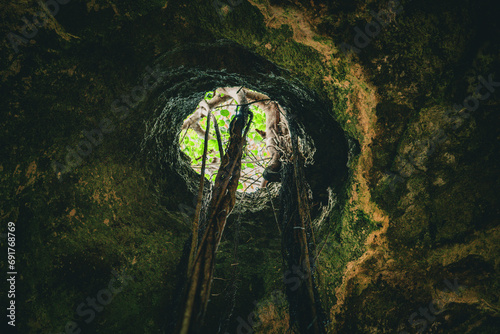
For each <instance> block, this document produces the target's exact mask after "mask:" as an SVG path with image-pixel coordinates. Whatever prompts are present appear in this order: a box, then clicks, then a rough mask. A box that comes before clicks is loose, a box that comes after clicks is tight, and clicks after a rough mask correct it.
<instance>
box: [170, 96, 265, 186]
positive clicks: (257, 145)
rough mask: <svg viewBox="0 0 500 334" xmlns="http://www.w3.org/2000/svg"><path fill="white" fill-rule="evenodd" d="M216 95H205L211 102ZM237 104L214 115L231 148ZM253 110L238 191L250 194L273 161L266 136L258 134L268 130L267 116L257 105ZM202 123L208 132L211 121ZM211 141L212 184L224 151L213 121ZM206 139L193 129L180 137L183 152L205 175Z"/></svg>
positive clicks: (209, 176) (220, 108)
mask: <svg viewBox="0 0 500 334" xmlns="http://www.w3.org/2000/svg"><path fill="white" fill-rule="evenodd" d="M213 96H214V92H213V91H210V92H207V93H205V97H204V99H205V100H207V101H209V100H210V99H212V98H213ZM235 110H236V104H229V105H228V104H223V105H221V106H218V107H216V108H215V109H214V110H213V111H212V113H213V115H214V116H215V119H216V120H217V124H218V126H219V130H220V134H221V140H222V146H223V147H224V148H226V147H227V145H228V142H229V137H230V136H229V125H230V123H231V119H232V117H233V116H234V114H235ZM250 110H251V112H252V113H253V121H252V124H251V127H250V130H249V131H248V135H247V144H246V146H245V148H244V151H243V161H242V178H241V179H240V184H239V185H238V190H243V191H249V190H254V189H255V187H256V186H257V185H258V180H259V179H260V178H261V176H262V173H263V171H264V168H265V163H267V160H269V158H270V157H269V153H268V152H267V150H266V143H265V141H264V139H263V138H262V136H261V135H260V134H259V133H258V132H257V131H256V130H257V129H258V130H259V131H262V132H265V130H266V114H265V112H264V111H263V110H262V109H260V108H259V107H258V106H256V105H250ZM198 124H199V125H200V127H201V128H202V129H203V131H206V128H207V118H206V117H203V118H202V119H201V120H200V121H199V122H198ZM209 133H210V139H209V140H208V143H207V160H206V164H207V165H206V175H205V176H206V178H207V179H208V180H210V181H212V182H213V181H215V178H216V175H217V170H218V169H219V165H220V152H219V145H218V143H217V135H216V131H215V127H214V124H213V119H212V120H211V122H210V132H209ZM204 145H205V138H204V136H202V135H201V134H199V133H197V132H196V131H194V130H193V129H191V128H189V129H187V131H184V132H182V133H181V135H180V146H181V150H182V151H183V152H184V153H186V154H187V155H188V157H189V158H190V159H191V166H192V167H193V169H194V170H196V171H197V172H201V164H202V159H203V149H204Z"/></svg>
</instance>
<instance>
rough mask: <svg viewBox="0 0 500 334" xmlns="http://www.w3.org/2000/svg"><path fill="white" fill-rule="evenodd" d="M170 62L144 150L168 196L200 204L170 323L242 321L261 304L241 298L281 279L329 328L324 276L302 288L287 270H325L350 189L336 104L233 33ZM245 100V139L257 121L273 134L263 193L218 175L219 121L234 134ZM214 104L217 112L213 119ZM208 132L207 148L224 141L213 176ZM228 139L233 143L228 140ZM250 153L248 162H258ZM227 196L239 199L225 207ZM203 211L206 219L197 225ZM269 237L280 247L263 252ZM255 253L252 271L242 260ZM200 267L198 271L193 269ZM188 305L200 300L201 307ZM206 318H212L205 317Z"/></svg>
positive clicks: (163, 64)
mask: <svg viewBox="0 0 500 334" xmlns="http://www.w3.org/2000/svg"><path fill="white" fill-rule="evenodd" d="M193 50H196V52H194V51H193ZM207 55H209V58H208V59H207V58H206V57H205V56H207ZM211 56H213V57H217V61H215V59H211V58H210V57H211ZM158 63H159V65H158V69H159V72H160V73H161V75H162V77H163V78H164V79H163V81H162V83H161V85H160V86H159V87H158V90H157V91H155V92H154V93H153V94H152V98H151V99H150V100H148V101H147V103H145V104H144V105H143V108H144V109H145V112H147V113H148V114H149V115H150V118H149V120H147V121H146V132H145V136H144V140H143V141H142V144H141V146H142V151H143V152H144V153H146V158H147V161H148V164H149V165H150V166H151V167H152V169H153V170H156V173H155V174H154V175H155V179H156V180H158V181H159V182H158V188H159V191H160V192H161V193H162V194H164V195H165V197H164V198H165V201H168V200H170V199H171V203H172V204H170V205H171V206H172V207H173V209H174V210H175V206H176V205H179V202H180V201H184V203H188V204H189V205H190V206H191V212H193V213H194V216H191V217H190V220H189V221H186V223H185V226H186V227H187V228H189V229H190V230H191V233H189V235H190V236H189V237H188V239H187V240H186V245H185V247H184V250H183V252H182V258H181V259H180V262H179V263H180V266H181V267H180V269H179V271H178V275H179V276H178V277H179V285H178V287H177V289H175V291H176V292H177V293H176V296H175V297H173V299H171V301H172V303H171V304H170V305H171V308H172V309H174V308H175V309H176V310H177V311H176V314H172V315H171V317H169V319H168V320H167V323H166V324H165V326H166V327H168V328H176V327H175V324H177V325H179V324H180V323H182V322H181V321H180V319H179V316H181V314H183V315H184V316H185V317H186V319H189V320H186V321H188V323H189V324H191V325H192V326H195V327H193V328H197V330H202V331H205V332H212V331H213V330H214V328H217V327H219V326H221V324H222V323H224V326H227V327H226V328H228V329H229V328H233V329H235V326H236V327H237V326H238V324H237V323H235V318H232V317H231V314H233V315H235V314H249V313H251V312H253V311H254V308H255V305H253V304H248V303H240V302H238V299H241V300H248V299H250V298H256V299H261V298H265V297H266V294H268V293H269V291H266V285H268V284H269V283H265V282H273V283H272V285H274V286H275V287H276V289H279V290H280V291H281V292H282V293H283V294H282V295H281V296H283V297H284V298H285V299H286V300H287V301H288V303H289V305H290V307H289V310H290V314H291V316H292V318H293V322H294V323H297V324H299V325H298V326H300V327H304V326H305V327H304V328H306V327H308V326H309V324H311V321H313V319H316V320H314V326H317V329H316V330H321V328H322V327H323V326H324V323H322V322H323V318H324V315H323V313H322V310H321V306H320V302H319V299H318V296H317V291H316V290H317V283H318V282H316V280H315V278H314V277H313V276H309V277H308V278H307V279H305V281H304V282H306V281H307V282H308V283H307V284H304V288H305V287H306V286H308V287H309V288H308V289H306V290H304V289H303V288H300V289H298V290H293V289H292V288H293V286H287V285H283V275H284V274H286V273H287V272H288V271H290V270H292V269H293V268H297V267H300V268H307V270H309V271H311V272H312V271H313V270H315V269H314V268H315V256H314V255H313V254H314V253H315V251H316V248H317V247H316V243H322V242H323V240H322V239H323V238H324V236H325V235H327V230H329V229H330V228H331V224H330V222H328V221H327V220H326V217H328V216H329V214H330V213H331V212H332V210H334V209H338V203H339V202H338V200H337V199H338V197H339V196H338V194H340V193H341V192H342V191H343V186H344V184H345V181H346V178H347V171H348V167H347V162H348V158H349V156H351V153H352V152H350V147H349V144H348V141H347V138H346V135H345V133H344V131H343V130H342V129H341V127H340V126H339V124H338V123H337V122H336V121H335V119H334V117H333V116H332V112H331V104H330V103H331V102H330V101H328V100H325V99H324V98H321V97H320V96H318V94H317V93H316V92H315V91H314V90H313V89H311V88H308V87H306V86H304V85H303V84H302V83H301V82H300V81H298V80H297V79H296V78H293V77H290V75H289V73H287V72H286V71H283V70H282V69H280V68H278V67H276V66H275V65H274V64H273V63H271V62H269V61H268V60H266V59H264V58H262V57H260V56H258V55H256V54H254V53H252V52H250V51H248V50H246V49H245V48H242V47H241V46H239V45H236V44H234V43H228V42H227V41H218V42H216V43H211V44H208V43H207V44H201V45H196V46H185V47H183V48H179V49H177V50H173V51H171V52H169V53H167V54H165V55H164V56H163V57H161V58H160V59H159V61H158ZM193 64H196V65H193ZM219 67H220V68H219ZM233 99H234V100H235V102H232V100H233ZM238 106H240V107H241V106H243V107H246V108H247V109H248V110H247V112H248V114H249V115H250V113H251V114H253V116H254V121H253V122H252V121H251V122H247V124H251V125H250V126H249V127H246V126H245V127H242V129H240V130H242V131H241V132H240V133H241V134H243V135H241V137H245V136H246V135H245V134H244V131H243V130H246V128H248V133H250V131H251V130H253V129H255V128H257V129H259V130H260V131H264V130H265V133H259V132H258V131H255V134H252V136H254V137H253V138H250V139H254V141H255V139H260V138H259V137H258V136H260V137H261V138H262V140H263V141H264V140H265V147H264V149H265V150H267V153H268V154H269V155H268V156H267V155H266V156H265V158H267V159H268V160H266V161H265V162H266V163H267V164H262V167H261V172H262V175H264V174H266V173H268V175H267V176H268V177H269V179H271V180H272V181H275V182H270V183H268V184H265V186H266V187H265V188H261V187H262V186H263V183H264V182H262V178H261V179H260V180H259V181H257V182H256V184H257V188H258V189H261V190H263V191H259V190H258V189H257V191H252V189H251V187H245V185H244V188H243V189H241V187H240V189H239V190H240V191H235V192H234V193H232V194H231V196H230V197H231V198H229V197H228V198H226V197H225V196H228V195H229V193H230V191H229V190H227V188H224V187H222V186H220V185H221V184H222V183H223V182H219V186H220V187H218V186H217V182H216V179H217V177H218V174H217V176H216V177H215V179H213V177H214V175H215V174H214V171H216V170H217V169H218V168H219V167H220V160H221V156H222V155H221V154H220V151H221V149H220V145H219V141H218V140H217V129H215V127H214V122H213V120H214V119H215V120H217V122H216V124H217V125H218V126H219V132H220V134H221V139H222V137H223V133H224V132H229V131H228V130H229V124H231V122H232V121H234V120H235V119H237V116H236V115H237V114H238V111H237V108H238ZM223 110H226V111H227V112H226V111H224V112H223ZM193 111H194V112H193ZM208 111H210V112H213V114H214V115H213V116H210V117H208V114H209V113H208ZM262 113H264V114H265V117H264V115H262ZM270 115H271V116H272V117H269V116H270ZM202 116H204V117H202ZM259 116H260V117H259ZM259 118H260V119H259ZM209 119H210V120H211V122H208V120H209ZM249 119H250V117H249ZM220 121H223V122H220ZM264 121H265V123H266V127H265V129H264V127H263V126H262V123H263V122H264ZM207 123H211V125H208V124H207ZM227 123H229V124H227ZM190 125H191V126H190ZM207 125H208V128H209V130H208V133H207V131H206V129H207ZM198 126H199V128H198ZM221 128H224V129H221ZM196 129H198V132H197V131H196ZM186 130H187V131H186ZM190 130H192V131H190ZM189 134H191V137H188V135H189ZM203 135H211V136H212V137H211V138H209V137H207V152H208V150H209V149H211V150H212V152H211V156H210V157H211V159H213V160H207V161H206V162H207V164H210V163H212V161H214V162H213V163H214V166H213V167H212V166H210V167H209V168H208V169H207V170H208V171H209V173H207V174H208V175H207V176H208V177H205V178H204V179H201V178H200V174H199V172H200V171H201V170H200V168H201V166H200V162H201V160H202V159H199V158H200V156H201V155H202V150H201V147H202V146H204V142H205V138H204V136H203ZM257 135H258V136H257ZM263 135H265V138H264V136H263ZM193 136H196V137H195V139H196V140H197V142H194V140H193ZM186 138H189V140H190V141H193V143H189V145H190V148H191V152H188V153H186V152H185V151H183V149H185V147H186ZM220 143H221V144H222V145H226V144H225V143H224V142H223V141H222V140H221V142H220ZM209 145H210V147H209ZM183 146H184V147H183ZM226 146H227V145H226ZM273 149H274V150H273ZM222 151H223V154H224V155H227V153H228V152H229V151H230V150H229V149H228V147H223V150H222ZM231 152H233V153H234V152H235V151H231ZM264 152H265V151H264ZM241 158H242V159H241V161H242V162H243V164H245V163H252V162H251V161H246V160H245V157H243V156H241ZM229 161H234V159H232V158H231V159H229ZM193 165H194V167H195V168H193ZM243 167H246V166H243ZM248 167H250V166H248ZM254 167H255V165H254ZM211 168H212V170H210V169H211ZM254 172H255V171H254ZM244 174H245V171H244V168H243V172H242V175H244ZM225 175H226V176H227V177H228V179H229V180H231V179H233V178H234V177H235V174H234V173H232V172H231V173H226V174H225ZM201 180H204V181H203V182H200V181H201ZM243 181H244V180H243ZM212 182H213V183H212ZM251 182H255V180H252V181H251ZM242 183H243V182H242ZM201 184H204V187H203V190H202V196H201V198H202V200H201V201H200V200H199V198H200V192H199V189H200V188H201V187H200V185H201ZM214 190H216V191H215V192H214ZM241 190H244V191H241ZM217 191H218V193H217ZM219 199H220V200H219ZM225 201H226V202H227V203H229V204H230V205H226V206H223V207H222V206H220V205H219V204H220V203H224V202H225ZM198 203H201V207H198ZM195 212H196V213H195ZM193 217H198V219H199V220H197V223H196V224H194V223H193V221H194V219H193ZM313 235H315V236H316V239H315V241H314V240H313V237H312V236H313ZM192 236H194V238H193V237H192ZM193 240H194V241H193ZM263 244H265V245H266V247H265V248H266V250H267V253H269V254H264V253H262V245H263ZM196 254H198V255H196ZM308 254H309V255H308ZM243 258H244V259H245V260H244V261H245V268H243V267H242V266H239V265H238V263H240V262H241V260H240V259H243ZM279 267H282V269H281V270H279V271H276V269H272V270H271V271H272V274H270V275H269V278H268V279H267V281H263V280H262V279H260V278H259V277H261V276H262V272H263V270H265V271H268V269H269V268H279ZM196 268H199V269H196ZM203 268H206V269H203ZM265 268H268V269H265ZM195 269H196V270H198V274H196V275H193V272H194V271H195ZM235 270H236V271H235ZM242 270H244V271H245V272H246V273H247V274H245V276H244V277H243V276H241V274H239V272H241V271H242ZM266 275H267V274H266ZM237 282H242V283H237ZM235 286H237V287H235ZM203 287H209V288H208V289H204V288H203ZM188 290H189V291H194V294H193V295H194V296H198V297H196V298H198V299H196V298H195V299H196V300H197V301H196V300H195V301H192V300H191V301H190V300H189V298H187V297H186V293H187V291H188ZM228 291H229V292H228ZM306 296H307V298H306ZM208 300H210V302H208ZM193 303H194V304H193ZM183 305H184V306H183ZM185 305H194V306H193V307H194V309H193V308H186V307H185ZM197 315H203V316H202V317H203V318H204V321H202V320H201V319H200V318H198V316H197ZM203 323H204V324H203ZM198 326H202V327H198ZM177 329H179V328H178V327H177Z"/></svg>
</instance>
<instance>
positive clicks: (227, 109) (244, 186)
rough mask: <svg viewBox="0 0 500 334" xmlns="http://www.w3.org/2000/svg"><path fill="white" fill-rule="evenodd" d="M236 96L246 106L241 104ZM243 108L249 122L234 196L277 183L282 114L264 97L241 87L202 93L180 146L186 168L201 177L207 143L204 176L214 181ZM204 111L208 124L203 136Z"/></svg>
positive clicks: (283, 131)
mask: <svg viewBox="0 0 500 334" xmlns="http://www.w3.org/2000/svg"><path fill="white" fill-rule="evenodd" d="M240 91H241V93H243V96H244V99H245V100H246V103H243V104H242V103H241V100H240V99H241V94H240V93H239V92H240ZM235 92H238V94H240V96H238V95H237V94H236V93H235ZM244 105H246V106H248V109H249V111H250V114H251V117H250V120H251V123H250V125H249V129H248V132H247V135H246V143H245V146H244V148H243V155H242V159H241V176H240V180H239V184H238V191H239V192H243V193H251V192H255V191H257V190H259V189H260V188H263V187H265V186H266V185H267V184H268V183H269V182H276V181H279V173H280V167H281V161H280V158H281V154H280V153H281V152H282V151H283V148H284V147H285V145H286V142H288V141H289V135H288V133H289V131H288V125H287V123H286V120H285V117H284V115H285V113H284V110H283V109H282V108H281V106H280V105H279V104H278V103H277V102H275V101H271V99H270V98H269V97H268V96H267V95H265V94H262V93H259V92H256V91H254V90H250V89H247V88H243V87H232V88H231V87H224V88H219V89H217V90H215V91H209V92H206V93H205V96H204V98H203V99H202V100H201V101H200V103H199V104H198V105H197V107H196V109H195V111H194V112H193V113H192V114H191V115H189V116H188V117H187V118H186V119H185V120H184V121H183V123H182V128H181V131H180V134H179V146H180V149H181V151H182V152H183V153H184V154H185V158H186V160H187V161H189V163H190V165H191V167H192V168H193V169H194V170H195V171H196V172H197V173H198V174H201V172H202V162H203V152H204V147H205V138H208V141H207V153H206V160H205V177H206V178H207V179H208V180H209V181H211V182H212V183H213V182H215V179H216V177H217V173H218V171H219V167H220V163H221V159H222V157H223V156H224V154H225V152H226V151H227V149H228V144H229V139H230V131H231V122H232V121H234V120H235V118H237V117H238V116H239V115H240V114H241V108H243V106H244ZM209 111H210V112H211V119H210V124H209V131H208V137H206V129H207V115H208V112H209Z"/></svg>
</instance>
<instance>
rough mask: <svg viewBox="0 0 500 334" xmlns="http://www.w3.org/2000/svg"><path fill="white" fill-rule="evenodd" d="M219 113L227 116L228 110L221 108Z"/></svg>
mask: <svg viewBox="0 0 500 334" xmlns="http://www.w3.org/2000/svg"><path fill="white" fill-rule="evenodd" d="M220 114H221V115H222V116H226V117H227V116H229V110H226V109H222V110H221V111H220Z"/></svg>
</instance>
